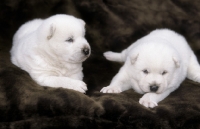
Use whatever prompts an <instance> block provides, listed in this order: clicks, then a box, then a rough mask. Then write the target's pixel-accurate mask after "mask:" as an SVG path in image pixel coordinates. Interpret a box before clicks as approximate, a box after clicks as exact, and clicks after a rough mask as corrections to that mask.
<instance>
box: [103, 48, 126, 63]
mask: <svg viewBox="0 0 200 129" xmlns="http://www.w3.org/2000/svg"><path fill="white" fill-rule="evenodd" d="M126 51H127V50H126V49H125V50H123V51H122V52H121V53H117V52H112V51H107V52H104V54H103V55H104V57H105V58H106V59H107V60H110V61H116V62H125V61H126V58H127V52H126Z"/></svg>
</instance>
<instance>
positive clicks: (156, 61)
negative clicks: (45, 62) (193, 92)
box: [101, 29, 200, 108]
mask: <svg viewBox="0 0 200 129" xmlns="http://www.w3.org/2000/svg"><path fill="white" fill-rule="evenodd" d="M104 56H105V57H106V58H107V59H108V60H110V61H117V62H125V64H124V65H123V66H122V67H121V69H120V71H119V72H118V73H117V74H116V75H115V77H114V78H113V79H112V81H111V83H110V85H109V86H107V87H104V88H103V89H101V92H103V93H120V92H122V91H125V90H128V89H130V88H132V89H134V90H135V91H136V92H138V93H141V94H144V95H143V97H142V98H141V99H140V100H139V103H140V104H142V105H144V106H145V107H151V108H153V107H155V106H157V103H158V102H159V101H161V100H163V99H164V98H165V97H167V96H168V95H169V94H170V93H171V92H172V91H174V90H175V89H177V88H178V87H179V86H180V84H181V83H182V81H183V80H184V79H185V78H186V77H187V78H189V79H191V80H193V81H196V82H200V66H199V64H198V62H197V58H196V56H195V55H194V53H193V51H192V50H191V48H190V47H189V45H188V44H187V42H186V40H185V38H184V37H183V36H181V35H179V34H177V33H175V32H174V31H171V30H168V29H158V30H154V31H152V32H151V33H150V34H149V35H147V36H145V37H143V38H141V39H139V40H137V41H136V42H135V43H133V44H132V45H131V46H129V47H128V48H127V49H125V50H123V51H122V52H121V53H115V52H111V51H109V52H105V53H104ZM152 85H156V86H158V90H157V91H156V92H152V91H151V90H150V86H152Z"/></svg>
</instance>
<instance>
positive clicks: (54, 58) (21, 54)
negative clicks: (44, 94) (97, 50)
mask: <svg viewBox="0 0 200 129" xmlns="http://www.w3.org/2000/svg"><path fill="white" fill-rule="evenodd" d="M84 25H85V22H84V21H83V20H81V19H77V18H75V17H73V16H69V15H64V14H58V15H54V16H52V17H49V18H47V19H44V20H42V19H35V20H32V21H29V22H27V23H25V24H24V25H22V26H21V27H20V28H19V30H18V31H17V32H16V34H15V35H14V38H13V46H12V49H11V51H10V52H11V61H12V63H13V64H15V65H17V66H18V67H20V68H21V69H23V70H25V71H27V72H28V73H29V74H30V76H31V77H32V78H33V79H34V80H35V81H36V82H37V83H38V84H39V85H42V86H50V87H63V88H68V89H73V90H76V91H79V92H82V93H85V91H86V90H87V87H86V84H85V83H84V82H83V81H82V78H83V73H82V62H83V61H84V60H86V59H87V58H88V57H89V55H90V46H89V44H88V42H87V41H86V39H85V38H84V35H85V28H84Z"/></svg>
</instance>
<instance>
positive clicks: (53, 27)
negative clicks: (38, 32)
mask: <svg viewBox="0 0 200 129" xmlns="http://www.w3.org/2000/svg"><path fill="white" fill-rule="evenodd" d="M55 31H56V27H55V25H54V24H53V23H52V24H51V25H50V28H49V32H48V35H47V39H48V40H50V39H51V38H52V37H53V35H54V33H55Z"/></svg>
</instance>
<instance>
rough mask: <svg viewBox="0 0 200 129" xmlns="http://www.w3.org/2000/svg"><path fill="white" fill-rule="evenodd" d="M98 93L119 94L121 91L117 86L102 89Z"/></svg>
mask: <svg viewBox="0 0 200 129" xmlns="http://www.w3.org/2000/svg"><path fill="white" fill-rule="evenodd" d="M100 92H102V93H121V92H122V90H121V88H119V87H117V86H107V87H103V88H102V89H101V91H100Z"/></svg>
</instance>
